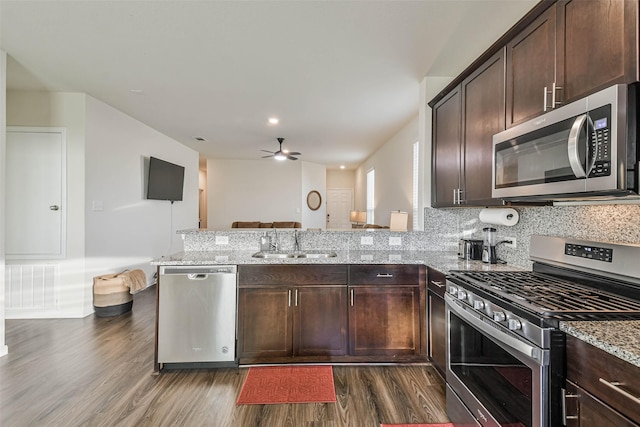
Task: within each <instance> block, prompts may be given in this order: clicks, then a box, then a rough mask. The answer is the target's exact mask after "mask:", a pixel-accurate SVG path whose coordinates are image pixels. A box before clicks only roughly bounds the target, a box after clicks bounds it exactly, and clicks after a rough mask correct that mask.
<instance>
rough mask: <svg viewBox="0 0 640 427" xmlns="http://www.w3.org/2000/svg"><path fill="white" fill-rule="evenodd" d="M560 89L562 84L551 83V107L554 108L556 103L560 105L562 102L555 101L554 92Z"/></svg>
mask: <svg viewBox="0 0 640 427" xmlns="http://www.w3.org/2000/svg"><path fill="white" fill-rule="evenodd" d="M559 90H562V86H556V82H553V84H552V85H551V108H556V107H557V106H558V105H562V102H559V101H558V102H556V92H557V91H559Z"/></svg>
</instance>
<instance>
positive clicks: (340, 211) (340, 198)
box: [327, 188, 353, 230]
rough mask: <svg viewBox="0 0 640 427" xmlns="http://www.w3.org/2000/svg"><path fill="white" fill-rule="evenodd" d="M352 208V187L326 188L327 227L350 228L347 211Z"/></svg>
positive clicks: (333, 228)
mask: <svg viewBox="0 0 640 427" xmlns="http://www.w3.org/2000/svg"><path fill="white" fill-rule="evenodd" d="M352 210H353V189H352V188H328V189H327V229H332V230H340V229H347V228H351V222H350V221H349V212H351V211H352Z"/></svg>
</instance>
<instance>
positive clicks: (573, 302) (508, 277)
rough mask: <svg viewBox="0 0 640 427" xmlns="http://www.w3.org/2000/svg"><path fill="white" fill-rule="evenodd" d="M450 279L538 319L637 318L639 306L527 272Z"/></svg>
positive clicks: (467, 274) (462, 274)
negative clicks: (595, 315) (511, 304)
mask: <svg viewBox="0 0 640 427" xmlns="http://www.w3.org/2000/svg"><path fill="white" fill-rule="evenodd" d="M452 276H454V277H456V278H458V279H460V280H462V281H463V282H465V283H468V284H470V285H472V286H475V287H477V288H479V289H482V290H484V291H486V292H489V293H491V294H494V295H496V296H498V297H500V298H502V299H505V300H507V301H509V302H510V303H513V304H516V305H519V306H521V307H523V308H524V309H527V310H529V311H532V312H534V313H536V314H538V315H541V316H549V317H553V316H559V315H561V316H564V315H570V316H583V315H584V316H589V315H594V314H606V315H611V316H625V315H640V302H638V301H636V300H633V299H630V298H625V297H624V296H620V295H616V294H613V293H609V292H606V291H602V290H599V289H594V288H590V287H588V286H585V285H583V284H580V283H576V282H572V281H569V280H565V279H561V278H556V277H553V276H549V275H545V274H541V273H536V272H531V271H482V272H475V271H473V272H454V273H452Z"/></svg>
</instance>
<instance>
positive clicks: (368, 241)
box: [360, 236, 373, 245]
mask: <svg viewBox="0 0 640 427" xmlns="http://www.w3.org/2000/svg"><path fill="white" fill-rule="evenodd" d="M360 244H361V245H373V236H362V237H360Z"/></svg>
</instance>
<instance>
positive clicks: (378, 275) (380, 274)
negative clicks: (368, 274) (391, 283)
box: [376, 273, 393, 277]
mask: <svg viewBox="0 0 640 427" xmlns="http://www.w3.org/2000/svg"><path fill="white" fill-rule="evenodd" d="M376 277H393V274H389V273H378V274H377V275H376Z"/></svg>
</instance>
